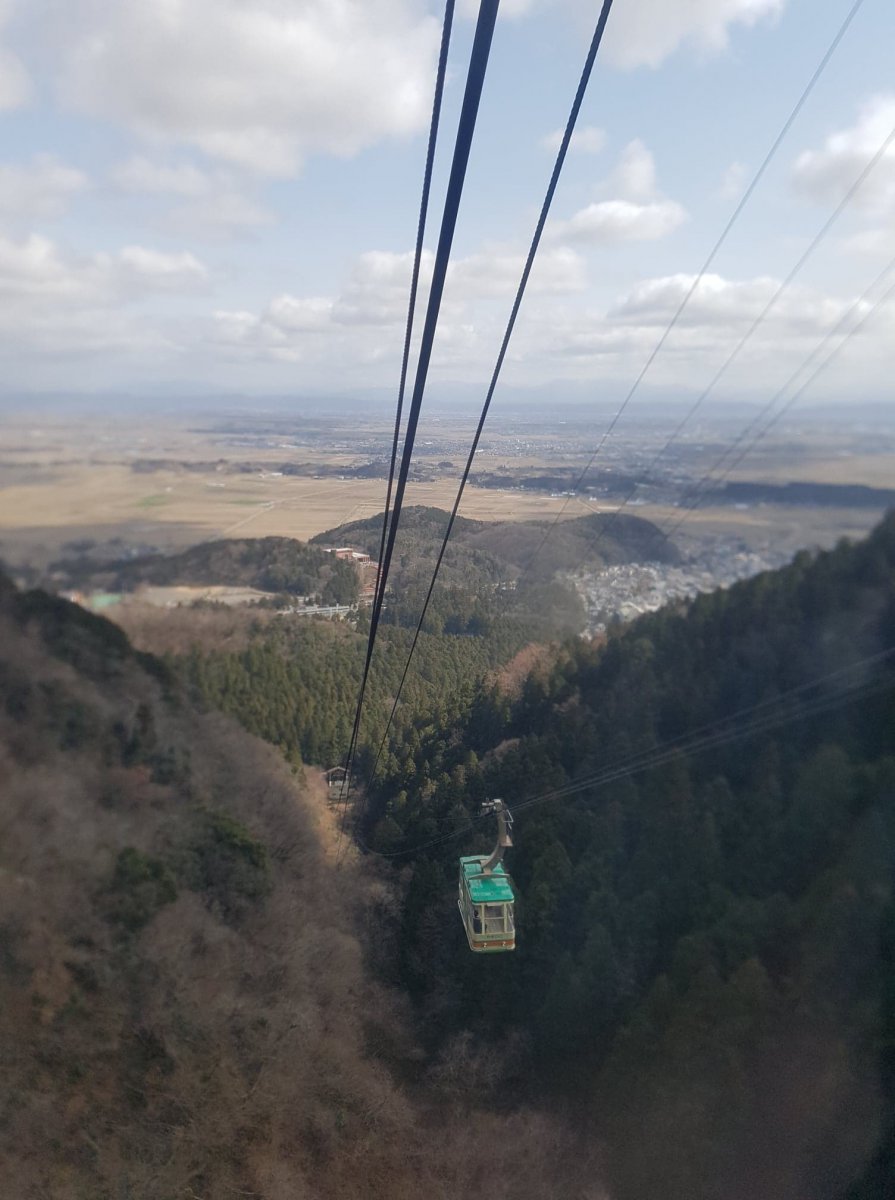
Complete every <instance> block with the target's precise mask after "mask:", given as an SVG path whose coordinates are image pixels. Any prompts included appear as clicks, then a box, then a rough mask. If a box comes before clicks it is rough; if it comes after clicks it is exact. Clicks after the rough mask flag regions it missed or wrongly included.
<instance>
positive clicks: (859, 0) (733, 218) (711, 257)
mask: <svg viewBox="0 0 895 1200" xmlns="http://www.w3.org/2000/svg"><path fill="white" fill-rule="evenodd" d="M863 3H864V0H855V3H854V4H853V5H852V6H851V8H850V9H849V11H848V13H847V15H846V17H845V20H844V21H843V22H842V24H841V25H840V26H839V29H838V30H837V32H836V35H835V37H834V38H833V40H832V42H830V45H829V46H828V47H827V50H826V53H825V54H824V56H823V58H822V59H821V60H820V62H819V63H818V65H817V67H816V69H815V71H814V74H813V75H812V76H811V78H810V79H809V80H808V82H807V84H806V85H805V88H804V90H803V91H802V94H801V95H800V96H799V98H798V100H797V101H796V103H795V105H794V106H793V108H792V111H791V112H790V114H789V116H788V117H787V118H786V120H785V121H784V122H783V125H782V126H781V128H780V132H779V133H778V134H777V136H776V138H775V139H774V141H773V143H772V144H771V148H770V149H769V150H768V152H767V154H766V155H765V157H764V159H763V160H762V163H761V165H760V166H759V168H758V170H757V171H756V172H755V174H754V175H753V177H752V181H751V182H750V184H749V186H748V187H747V188H746V190H745V191H744V192H743V194H742V196H741V197H740V200H739V202H738V204H737V206H736V208H735V209H734V210H733V212H732V214H731V215H730V217H729V219H728V221H727V224H726V225H725V226H724V228H723V229H722V230H721V233H720V235H719V237H718V239H717V241H716V242H715V244H714V246H712V248H711V250H710V251H709V254H708V257H707V258H706V260H705V262H704V263H703V264H702V266H701V267H700V268H699V272H698V274H697V275H696V276H695V277H694V279H693V281H692V283H691V284H690V286H689V288H688V289H687V291H686V293H685V294H684V298H683V299H682V300H681V302H680V304H679V305H678V307H677V309H676V311H675V312H674V314H673V315H672V317H671V320H670V321H669V322H668V324H667V325H666V327H665V329H664V331H663V332H662V335H661V337H660V338H659V340H658V342H656V344H655V346H654V347H653V349H652V350H651V351H650V353H649V354H648V356H647V358H646V361H645V362H644V364H643V366H642V367H641V369H640V373H639V374H638V375H637V378H636V379H635V380H634V382H633V383H632V384H631V387H630V388H629V389H628V392H627V394H626V395H625V398H624V400H623V401H622V403H621V405H620V406H619V408H618V410H617V411H616V413H615V415H614V416H613V417H612V419H611V421H610V422H609V425H608V426H607V428H606V430H605V431H604V433H603V435H602V436H601V438H600V441H599V442H598V444H597V447H596V449H595V450H594V452H593V454H591V456H590V458H589V459H588V461H587V465H586V466H585V468H584V470H583V471H582V472H581V474H580V475H579V476H578V479H577V480H576V482H575V483H574V484H573V485H572V492H573V493H577V492H578V490H579V489H580V488H581V485H582V484H583V483H584V480H585V479H586V478H587V475H588V472H589V471H590V469H591V467H592V466H593V465H594V462H595V461H596V458H597V456H598V455H599V453H600V451H601V450H602V449H603V447H604V445H605V444H606V440H607V438H609V437H610V436H611V434H612V432H613V430H614V429H615V427H616V425H617V424H618V422H619V420H620V419H621V417H622V414H623V413H624V411H625V409H626V408H627V407H628V405H629V404H630V402H631V400H633V398H634V396H635V394H636V392H637V391H638V390H639V388H640V385H641V383H642V382H643V380H644V378H645V377H646V375H647V373H648V372H649V371H650V369H651V367H652V365H653V363H654V362H655V360H656V358H657V357H658V355H659V353H660V352H661V350H662V348H663V346H664V345H665V343H666V341H667V340H668V338H669V336H670V335H671V333H672V331H673V330H674V328H675V327H676V325H677V323H678V321H679V320H680V319H681V316H682V315H683V312H684V309H685V308H686V307H687V305H688V304H689V303H690V301H691V299H692V298H693V295H694V293H695V292H696V289H697V288H698V287H699V285H700V284H701V283H702V280H703V279H704V277H705V276H706V274H707V273H708V270H709V268H710V267H711V265H712V263H713V262H714V261H715V259H716V257H717V256H718V253H719V251H720V250H721V247H722V246H723V245H724V243H725V242H726V241H727V237H728V235H729V234H730V232H731V230H732V229H733V227H734V225H735V224H736V222H737V221H738V220H739V217H740V214H741V213H742V211H743V209H744V208H745V207H746V205H747V204H748V202H749V200H750V199H751V197H752V193H753V192H754V191H755V189H756V187H757V186H758V184H759V182H760V180H761V178H762V176H763V175H764V173H765V171H766V170H767V168H768V166H769V165H770V163H771V160H772V159H773V158H774V156H775V155H776V153H777V151H778V149H779V148H780V145H781V143H782V142H783V140H784V138H785V137H786V135H787V134H788V133H789V131H790V128H791V127H792V125H793V123H794V121H795V119H796V117H797V116H798V115H799V113H800V112H801V110H802V108H803V107H804V104H805V102H806V100H807V99H808V97H809V96H810V95H811V93H812V92H813V91H814V87H815V84H816V83H817V81H818V80H819V79H820V77H821V75H822V74H823V73H824V71H825V69H826V67H827V64H828V63H829V61H830V59H831V58H832V57H833V54H834V53H835V52H836V49H837V48H838V46H839V43H840V42H841V41H842V39H843V37H844V36H845V34H846V32H847V30H848V27H849V26H850V25H851V23H852V21H853V19H854V17H855V16H856V14H857V12H858V9H859V8H860V7H861V5H862V4H863ZM701 403H702V398H700V400H698V401H697V403H696V404H695V405H694V406H693V408H691V410H690V411H689V412H688V413H687V414H686V416H685V417H684V419H683V421H682V422H681V423H680V425H679V426H678V427H677V429H676V430H675V432H674V433H673V434H672V437H671V439H669V442H668V444H667V445H666V446H665V447H664V448H663V450H662V451H661V452H660V454H664V452H665V450H667V448H668V445H670V444H671V442H672V441H674V440H675V439H676V438H677V436H678V435H679V434H680V432H681V430H682V429H683V428H684V426H685V425H686V424H687V422H688V421H689V420H690V418H691V417H692V416H693V415H694V413H695V412H696V409H697V408H698V407H699V405H700V404H701ZM630 495H633V491H632V492H631V493H630ZM630 495H629V497H628V499H629V498H630ZM570 498H571V497H567V498H566V499H565V501H564V502H563V504H562V506H561V507H560V509H559V511H558V512H557V513H556V516H555V517H554V519H553V522H552V523H551V525H550V526H549V527H548V529H547V530H546V531H545V533H544V536H543V537H542V538H541V541H540V542H539V543H538V545H537V546H536V548H535V551H534V553H533V554H532V556H531V558H530V559H529V560H528V562H527V563H526V564H525V567H524V568H523V571H522V574H523V575H525V574H527V573H528V572H529V571H530V570H531V566H532V563H533V562H534V561H535V559H536V558H537V557H538V555H539V554H540V553H541V551H542V550H543V549H544V546H545V545H546V543H547V540H548V538H549V537H550V535H551V534H552V532H553V530H554V529H555V528H556V526H557V524H558V523H559V521H560V520H561V518H562V516H563V513H564V512H565V511H566V509H567V508H568V505H569V500H570ZM622 507H624V505H622Z"/></svg>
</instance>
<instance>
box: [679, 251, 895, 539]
mask: <svg viewBox="0 0 895 1200" xmlns="http://www.w3.org/2000/svg"><path fill="white" fill-rule="evenodd" d="M893 267H895V258H893V259H892V260H891V261H890V262H889V263H888V265H887V266H886V267H885V269H884V270H883V271H882V272H881V273H880V274H879V275H878V276H877V277H876V279H875V280H874V281H873V283H872V284H871V285H870V287H869V288H867V289H866V291H865V292H863V293H862V295H861V296H859V297H858V299H857V300H855V301H854V302H853V303H852V305H851V306H850V307H849V309H848V311H847V312H846V313H845V314H844V316H843V317H841V318H840V320H839V321H837V323H836V325H835V326H834V328H833V329H831V330H830V331H829V332H828V333H827V335H826V336H825V337H824V339H823V341H822V342H821V343H820V344H819V345H818V346H817V347H815V349H814V351H813V352H812V353H811V355H809V357H808V359H806V361H805V362H804V363H803V364H802V365H801V366H800V367H799V369H798V370H797V371H795V372H794V373H793V375H791V376H790V378H789V380H788V381H787V382H786V383H785V384H784V385H783V387H782V388H780V390H779V391H778V392H777V393H776V394H775V395H774V396H773V397H772V398H771V399H770V400H769V401H768V403H767V404H766V405H765V406H764V408H763V409H762V410H761V412H760V413H759V414H758V416H757V417H755V418H754V419H753V420H752V421H751V422H750V423H749V425H747V426H746V428H745V429H744V430H742V432H741V433H740V434H739V436H738V437H737V438H736V440H735V441H734V442H733V443H731V445H730V446H728V448H727V449H726V450H725V451H724V453H723V454H721V455H720V457H719V458H718V459H716V461H715V462H714V463H713V465H712V466H711V467H709V469H708V471H706V473H705V474H704V475H703V477H702V478H701V479H700V480H699V481H698V483H696V484H695V485H694V487H693V488H692V489H691V490H690V491H689V492H687V493H686V496H693V500H692V503H691V504H689V505H688V506H687V509H686V511H685V512H684V514H683V515H682V516H681V517H680V518H679V519H678V520H677V521H675V522H674V523H673V524H672V525H671V526H670V527H669V528H667V529H659V530H658V533H659V535H660V536H661V537H662V538H663V539H667V538H669V537H670V536H671V535H672V534H673V533H674V532H675V531H676V530H678V529H679V528H680V527H681V525H683V524H684V522H685V521H686V520H687V518H688V517H689V515H690V513H692V512H693V511H694V509H696V508H697V507H698V506H699V502H700V500H701V499H702V496H703V494H704V492H705V487H706V485H707V484H709V483H716V484H717V483H723V482H724V481H725V480H726V479H727V478H728V477H729V476H730V474H731V472H733V471H734V470H736V468H737V467H738V466H739V465H740V463H741V462H742V461H743V459H744V458H745V457H746V455H747V454H749V453H750V451H751V450H753V449H754V448H755V446H756V445H757V444H758V443H759V442H760V441H761V440H762V438H764V437H766V436H767V434H768V433H770V431H771V429H773V427H774V426H775V425H776V424H777V422H778V421H779V420H780V419H781V418H782V417H783V416H785V414H786V413H787V412H789V410H790V409H791V408H792V407H793V405H794V404H795V403H796V402H797V401H798V400H799V399H800V398H801V397H802V395H803V394H804V393H805V392H806V391H807V390H808V388H809V387H810V386H811V384H813V383H814V382H815V380H816V379H817V378H818V376H819V375H821V374H823V372H824V371H825V370H826V369H827V368H828V367H829V366H830V364H831V363H832V362H833V361H834V359H836V358H838V357H839V355H840V354H841V352H842V351H843V350H844V349H845V347H846V346H847V345H848V344H849V342H850V341H851V339H852V338H853V337H854V336H855V335H856V334H858V333H860V331H861V330H862V329H863V327H864V326H865V325H866V324H867V322H868V321H869V320H870V319H871V318H872V317H873V316H874V314H875V313H876V311H877V309H879V308H881V307H882V306H883V305H884V304H885V303H887V301H889V300H890V299H891V298H892V296H893V295H895V284H892V285H891V286H890V287H889V288H887V289H886V291H885V292H883V294H882V295H881V296H880V297H879V298H878V299H877V300H876V301H875V302H874V303H873V305H872V306H871V307H870V308H869V309H868V310H867V312H866V313H864V315H863V316H862V317H861V319H860V320H859V321H858V322H856V324H854V325H853V326H852V327H851V329H850V330H849V331H848V332H847V333H846V334H845V336H844V337H843V338H842V339H841V341H840V342H839V343H838V344H837V345H836V346H834V347H833V349H832V350H831V351H830V353H829V354H828V355H827V357H826V358H824V359H822V360H821V361H820V362H819V363H818V364H817V366H816V367H815V368H814V370H813V371H812V372H811V374H810V375H808V376H807V377H806V378H805V380H804V381H803V382H802V383H801V384H800V385H799V387H798V388H797V389H796V390H795V391H794V392H793V393H792V395H791V396H790V397H789V398H788V399H787V401H786V402H785V403H784V404H782V405H781V406H780V408H779V409H778V410H777V411H776V412H775V413H774V414H773V416H772V417H771V418H770V420H769V421H768V422H767V424H765V425H764V426H763V427H761V428H760V429H759V430H758V432H757V433H756V434H755V436H754V437H753V439H752V440H751V442H748V443H747V444H746V445H745V446H744V447H743V449H742V450H741V451H740V453H739V454H738V455H737V457H736V458H735V459H734V460H733V461H732V462H730V463H728V465H727V467H726V468H725V469H724V471H723V473H722V474H721V475H720V476H719V477H718V478H717V479H715V478H713V476H714V473H715V471H716V470H718V468H719V467H721V466H723V465H724V460H725V459H726V458H727V456H728V455H729V454H732V453H733V452H734V451H735V450H736V449H737V447H738V446H740V445H741V444H742V442H743V441H744V440H745V438H746V437H747V436H748V434H749V433H750V432H751V431H752V429H754V427H755V426H756V425H757V424H758V422H759V421H760V420H761V419H762V418H763V417H765V416H767V414H768V412H769V411H770V410H771V409H772V408H773V407H774V405H775V404H776V403H777V401H778V400H780V398H781V397H782V396H783V395H784V394H785V393H786V391H787V390H788V389H789V387H790V386H791V385H792V384H793V383H794V382H795V380H796V379H797V378H798V376H799V375H800V374H801V373H802V371H804V370H806V369H807V368H808V367H809V366H810V365H811V362H812V360H813V359H814V358H815V357H816V356H817V354H818V353H819V352H820V351H821V350H822V349H823V348H824V347H825V346H826V344H827V343H828V342H829V341H831V340H832V338H833V337H834V336H835V335H836V334H837V333H839V332H841V330H842V327H843V326H844V325H845V324H846V323H847V322H848V320H849V319H850V318H851V317H852V316H854V314H855V312H856V311H857V310H858V308H859V307H860V306H861V305H862V304H863V303H865V301H866V298H867V296H868V295H869V294H870V292H871V291H873V290H875V288H876V286H877V284H878V283H880V281H881V280H882V279H884V278H885V277H886V276H887V275H888V274H890V272H891V271H892V269H893ZM686 496H685V498H686Z"/></svg>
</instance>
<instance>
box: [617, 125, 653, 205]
mask: <svg viewBox="0 0 895 1200" xmlns="http://www.w3.org/2000/svg"><path fill="white" fill-rule="evenodd" d="M605 186H606V188H607V190H608V191H612V192H616V193H617V194H618V195H619V196H621V197H623V199H625V200H651V199H653V198H654V197H655V195H656V164H655V161H654V159H653V156H652V154H650V152H649V150H647V148H646V146H645V145H644V144H643V142H642V141H641V140H640V138H635V139H634V140H633V141H632V142H628V144H627V146H625V148H624V150H622V152H621V156H620V157H619V160H618V165H617V166H616V168H615V170H614V171H613V172H612V175H611V176H610V177H609V180H608V181H607V183H606V185H605Z"/></svg>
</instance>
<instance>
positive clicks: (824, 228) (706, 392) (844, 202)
mask: <svg viewBox="0 0 895 1200" xmlns="http://www.w3.org/2000/svg"><path fill="white" fill-rule="evenodd" d="M893 140H895V126H893V127H892V129H891V130H890V131H889V133H888V135H887V136H886V138H885V139H884V140H883V142H882V144H881V145H880V146H879V147H878V149H877V150H876V152H875V154H874V155H873V157H872V158H871V159H870V161H869V162H868V163H866V164H865V166H864V168H863V169H862V171H861V172H860V174H859V175H858V176H857V178H856V179H855V180H853V182H852V184H851V186H850V187H849V189H848V191H847V192H846V193H845V195H844V196H843V197H842V199H841V200H840V201H839V203H838V204H837V205H836V207H835V209H834V210H833V211H832V213H830V215H829V216H828V217H827V219H826V220H825V221H824V223H823V225H821V227H820V229H818V231H817V233H816V234H815V235H814V237H813V238H812V239H811V241H810V242H809V243H808V245H807V246H806V248H805V249H804V250H803V251H802V253H801V254H800V255H799V257H798V259H797V260H796V262H795V263H794V264H793V266H792V267H791V268H790V270H789V273H788V274H787V276H786V278H785V279H784V280H783V281H782V282H781V283H780V284H778V286H777V288H776V289H775V291H774V293H773V295H772V296H771V297H770V299H769V300H768V301H767V303H766V304H765V305H764V307H763V308H762V309H761V311H760V312H759V313H758V315H757V316H756V317H755V318H754V319H753V321H752V323H751V324H750V325H749V327H748V328H747V329H746V331H745V333H744V334H743V335H742V337H741V338H740V340H739V341H738V342H737V343H736V345H735V346H734V347H733V349H732V350H731V351H730V353H729V354H728V356H727V358H725V359H724V361H723V362H722V363H721V365H720V367H719V368H718V369H717V371H716V372H715V374H714V375H713V376H712V379H711V381H710V382H709V383H708V384H707V385H706V387H705V388H703V390H702V392H701V393H700V394H699V396H698V397H697V399H696V402H695V403H694V404H693V405H692V407H691V408H690V411H689V413H688V414H687V418H686V419H687V420H689V418H690V417H691V416H692V415H693V414H694V413H695V412H696V411H697V409H699V408H700V407H701V406H702V404H703V403H704V401H705V400H707V399H708V397H709V396H710V395H711V394H712V392H713V391H714V390H715V387H716V386H717V385H718V383H720V381H721V379H722V378H723V377H724V375H725V374H726V373H727V371H728V370H729V369H730V367H731V366H732V365H733V364H734V362H735V361H736V360H737V358H739V356H740V354H741V353H742V351H743V350H744V349H745V347H746V346H747V345H748V343H749V342H750V341H751V340H752V338H753V336H754V335H755V334H756V333H757V332H758V330H759V329H760V327H761V326H762V325H763V324H764V322H765V319H766V318H767V316H768V314H769V313H770V312H771V310H772V309H773V308H774V307H775V305H776V304H777V302H778V301H779V300H780V298H781V296H783V294H784V292H786V291H787V290H788V288H789V286H790V284H791V283H792V282H793V280H794V279H795V278H796V276H797V275H798V274H799V272H800V271H801V270H802V267H804V265H805V263H806V262H807V261H808V259H809V258H811V256H812V255H813V254H814V252H815V251H816V250H817V248H818V247H819V246H820V245H821V244H822V243H823V241H824V240H825V239H826V237H827V235H828V234H829V232H830V230H831V229H832V228H833V226H834V225H835V224H836V222H837V221H838V219H839V218H840V217H841V216H842V214H843V212H844V211H845V210H846V208H848V206H849V204H850V203H851V202H852V200H853V199H854V197H855V195H856V194H857V193H858V192H859V191H860V189H861V187H862V186H863V185H864V182H865V181H866V179H867V177H868V175H870V173H871V172H872V171H873V169H874V168H875V167H876V166H877V164H878V163H879V161H880V159H881V158H882V157H883V155H884V154H885V153H886V151H887V150H888V148H889V146H890V145H891V144H892V142H893ZM803 368H804V364H803V367H802V368H800V370H802V369H803ZM797 373H798V372H797ZM784 386H788V385H784ZM778 395H779V393H778ZM775 399H776V397H775ZM685 423H686V422H682V423H681V424H680V425H679V426H678V428H677V430H676V431H675V433H674V434H673V435H672V437H671V438H669V440H668V441H667V442H666V444H665V446H664V447H663V448H662V449H661V450H660V451H659V453H658V454H657V455H656V456H655V458H653V460H652V462H651V463H650V465H649V467H647V471H650V470H652V468H653V467H654V466H655V464H656V462H657V461H658V460H659V458H661V456H662V455H663V454H664V453H665V451H666V450H667V449H668V448H669V446H670V445H671V444H672V442H673V441H674V440H675V438H676V437H677V434H678V433H679V432H680V430H681V429H682V428H683V425H684V424H685ZM753 424H754V419H753V421H752V422H750V423H749V425H748V426H747V429H746V431H745V433H741V434H740V435H739V436H738V438H737V439H736V441H735V442H734V443H733V444H732V446H731V447H728V449H727V450H725V452H724V454H723V455H722V456H721V459H720V460H718V461H717V462H716V463H715V464H714V465H713V466H712V468H711V470H712V471H714V470H715V469H716V467H718V466H719V465H720V464H721V463H723V460H724V458H725V457H726V456H727V454H728V453H729V452H730V450H731V449H732V448H735V447H736V446H737V445H739V442H740V440H741V438H742V437H743V436H745V435H746V433H747V432H748V430H749V429H750V428H751V427H752V425H753ZM591 461H593V459H591ZM586 473H587V469H585V474H586ZM581 478H582V479H583V478H584V476H583V475H582V477H581ZM701 482H702V481H699V482H698V483H697V484H694V485H693V487H691V488H688V489H687V490H686V491H685V492H684V493H683V496H682V500H683V501H684V502H686V501H687V499H688V498H689V497H690V496H692V495H693V492H694V490H695V489H696V488H697V487H698V486H699V485H700V483H701ZM579 485H580V480H579V483H578V484H576V485H575V486H576V488H577V487H578V486H579ZM636 490H637V489H636V486H635V487H634V488H632V489H631V490H630V491H629V492H628V494H627V495H626V496H625V498H624V500H623V501H622V503H621V504H620V505H619V506H618V508H616V509H614V510H613V512H612V513H611V514H610V516H609V521H608V522H607V523H606V525H604V526H603V527H601V529H600V530H599V531H598V532H597V535H596V537H595V538H594V539H592V542H591V548H592V549H595V548H596V547H597V546H599V545H600V542H601V541H602V540H603V538H604V537H605V536H606V533H607V531H608V529H610V528H611V527H612V522H613V521H614V520H615V519H616V518H617V517H618V516H619V514H620V513H621V511H622V509H624V508H625V506H626V505H627V503H628V501H629V500H630V499H631V497H632V496H633V495H634V492H635V491H636ZM567 504H568V500H566V502H565V504H564V505H563V508H561V509H560V511H559V513H558V514H557V519H558V518H559V517H560V516H561V515H562V513H563V511H564V509H565V506H566V505H567ZM555 525H556V521H555V520H554V522H553V525H551V526H550V529H549V530H548V531H547V532H548V533H550V532H551V531H552V530H553V528H554V527H555ZM659 532H660V533H661V532H662V531H661V530H660V531H659ZM666 536H667V535H666ZM543 545H544V541H543V540H542V541H541V543H540V544H539V545H538V547H537V549H536V550H535V552H534V554H533V555H532V557H531V558H530V559H529V561H528V563H527V565H526V567H525V570H526V571H528V570H529V569H530V567H531V564H532V563H533V562H534V560H535V559H536V558H537V556H538V554H539V553H540V552H541V549H542V548H543Z"/></svg>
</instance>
